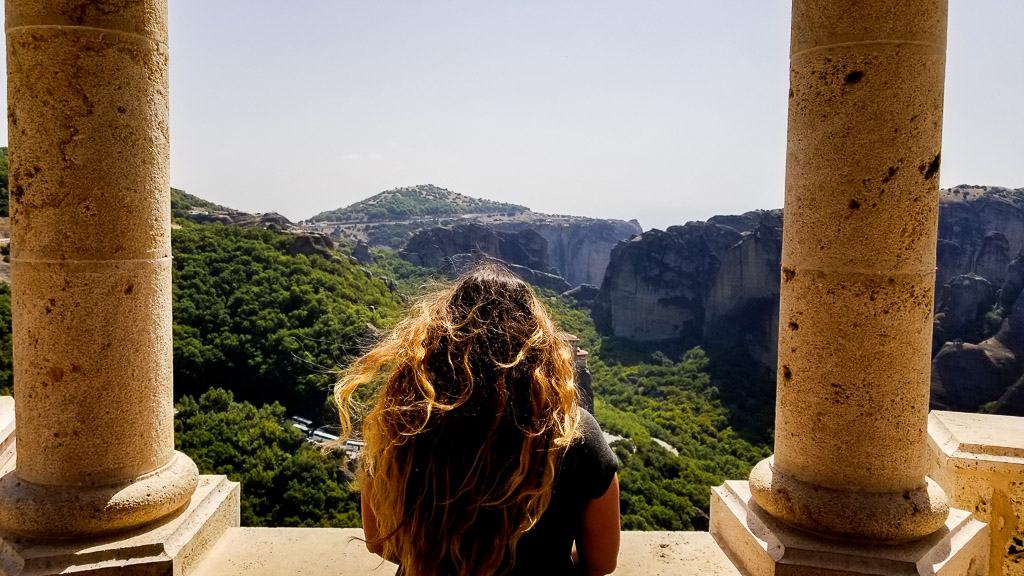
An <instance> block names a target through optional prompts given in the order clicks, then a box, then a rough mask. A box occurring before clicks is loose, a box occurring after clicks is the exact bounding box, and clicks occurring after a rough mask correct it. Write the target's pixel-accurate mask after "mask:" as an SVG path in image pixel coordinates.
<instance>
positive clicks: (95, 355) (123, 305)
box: [0, 0, 1024, 576]
mask: <svg viewBox="0 0 1024 576" xmlns="http://www.w3.org/2000/svg"><path fill="white" fill-rule="evenodd" d="M946 13H947V0H856V1H854V0H842V1H838V0H794V2H793V36H792V41H793V42H792V50H791V70H790V72H791V76H790V80H791V87H792V90H791V92H790V109H789V149H788V153H787V178H786V189H787V190H786V192H787V193H786V221H787V225H786V230H785V239H784V247H783V270H782V274H781V276H782V278H781V286H782V289H781V318H782V320H781V322H780V324H781V326H780V338H779V345H780V350H779V362H778V364H779V367H780V371H779V380H778V383H779V394H778V398H779V400H778V405H777V410H776V416H777V428H776V443H775V448H776V453H775V456H774V457H773V458H771V459H768V460H766V461H764V462H762V463H761V464H759V465H758V466H757V467H756V468H755V470H754V472H753V473H752V475H751V477H750V482H749V483H748V482H743V481H730V482H727V483H726V484H725V485H723V486H721V487H718V488H716V489H715V490H714V494H713V497H712V515H711V516H712V517H711V533H710V534H708V533H664V532H661V533H659V532H655V533H635V532H631V533H625V534H624V535H623V548H622V554H621V557H620V563H619V570H618V572H616V574H619V575H620V576H621V575H639V574H644V575H658V574H672V575H678V574H683V575H685V574H695V575H702V576H704V575H710V576H717V575H723V576H738V575H739V574H744V575H748V576H773V575H778V576H790V575H792V576H811V575H819V574H822V575H826V574H827V575H828V576H844V575H860V574H863V575H868V574H871V575H880V574H899V575H914V574H920V575H922V576H924V575H928V576H982V575H984V574H987V575H988V576H1021V575H1024V534H1022V530H1021V525H1022V522H1024V521H1022V518H1024V514H1022V508H1024V504H1022V502H1024V495H1022V492H1024V488H1022V486H1024V445H1022V442H1024V440H1022V435H1021V431H1022V429H1024V427H1022V426H1024V425H1022V422H1024V421H1022V420H1020V419H1009V420H1006V419H996V417H991V416H979V415H958V414H951V413H941V412H940V413H934V414H932V415H931V424H930V426H929V423H928V418H929V416H928V413H927V404H928V369H929V347H930V342H931V313H932V300H933V286H934V262H935V236H936V215H937V202H938V196H937V194H938V171H939V165H940V157H941V155H940V152H939V146H940V144H941V128H942V98H943V79H944V72H945V31H946ZM6 14H7V19H6V27H7V30H6V31H7V53H8V67H7V75H8V94H9V102H8V104H9V110H8V122H9V128H10V146H11V156H10V190H11V198H10V208H11V234H12V250H11V274H12V316H13V324H14V370H15V395H16V402H17V411H15V410H14V406H13V405H14V402H12V401H11V400H10V399H4V398H0V575H3V576H18V575H26V576H27V575H29V574H31V575H39V576H42V575H48V574H63V573H75V574H92V575H95V576H101V575H104V576H105V575H109V574H115V573H116V574H124V575H127V576H132V575H136V574H139V575H142V574H145V575H169V576H188V575H191V574H195V575H202V576H207V575H211V576H212V575H217V576H221V575H225V576H231V575H264V574H267V575H269V574H308V575H310V576H317V575H320V574H323V575H326V574H374V573H380V574H390V573H393V570H394V567H393V566H390V565H388V564H386V563H382V562H380V561H379V560H378V559H376V558H375V557H374V556H372V555H370V554H368V553H367V552H366V551H365V549H364V548H363V547H362V545H361V544H359V543H358V542H357V541H354V540H352V538H353V537H357V536H358V534H359V532H358V531H346V530H329V529H294V530H293V529H265V530H264V529H243V528H239V527H238V523H239V489H238V485H237V484H235V483H233V482H230V481H228V480H227V479H226V478H224V477H222V476H199V475H198V474H197V470H196V467H195V465H194V464H193V463H192V462H191V460H189V459H188V457H186V456H185V455H183V454H181V453H178V452H175V451H174V443H173V437H172V431H173V412H172V409H173V407H172V397H173V396H172V382H171V374H172V370H171V357H172V354H171V329H170V328H171V309H170V303H171V298H170V294H171V274H170V212H169V207H170V205H169V198H168V193H169V181H168V160H169V159H168V153H169V148H170V140H169V134H168V125H167V116H168V101H169V94H168V81H167V70H168V57H169V55H168V50H167V41H166V39H167V1H166V0H104V1H103V2H95V1H80V0H6ZM929 434H930V436H929ZM19 436H20V438H19ZM950 502H952V503H953V505H954V506H959V507H961V509H956V508H951V507H950Z"/></svg>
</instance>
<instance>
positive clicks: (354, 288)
mask: <svg viewBox="0 0 1024 576" xmlns="http://www.w3.org/2000/svg"><path fill="white" fill-rule="evenodd" d="M293 241H294V237H293V236H291V235H288V234H280V233H276V232H271V231H268V230H262V229H258V228H239V227H235V226H223V225H220V224H212V225H199V224H192V223H189V222H179V224H178V228H177V229H176V230H175V231H174V235H173V245H174V378H175V381H174V388H175V392H176V394H178V395H179V396H181V395H185V394H193V395H197V394H201V393H202V392H203V391H205V390H206V389H208V388H211V387H219V388H224V389H227V390H230V391H232V392H233V393H234V394H235V396H236V398H238V399H240V400H246V401H250V402H255V403H256V404H264V403H269V402H275V401H276V402H280V403H282V404H284V405H285V406H287V407H288V408H289V409H290V410H293V411H299V412H302V413H303V414H309V415H311V416H314V417H315V416H319V408H320V407H321V406H322V405H323V403H324V401H325V399H326V398H327V395H328V390H329V389H330V386H331V385H332V384H333V381H334V374H333V370H334V369H335V368H337V367H338V366H342V365H344V364H345V363H346V362H347V361H348V360H349V359H350V358H351V357H352V355H354V354H357V353H358V352H359V351H360V350H361V348H362V346H363V345H365V344H366V343H367V342H368V341H369V339H370V338H371V337H372V334H373V333H374V331H375V327H383V326H387V325H389V324H391V323H392V322H394V321H395V320H396V319H397V317H398V315H399V314H400V313H401V309H402V300H401V297H400V296H399V295H398V294H396V293H394V292H392V291H391V290H390V289H389V288H388V286H387V283H386V281H385V280H384V279H383V278H381V277H379V276H373V275H371V273H370V272H369V271H368V270H366V269H363V268H360V267H359V266H358V265H356V264H355V263H353V262H351V261H349V260H348V259H347V258H342V257H341V254H338V255H337V257H334V258H330V259H328V258H324V257H321V256H307V255H304V254H294V255H293V254H290V253H289V248H290V247H291V246H292V242H293Z"/></svg>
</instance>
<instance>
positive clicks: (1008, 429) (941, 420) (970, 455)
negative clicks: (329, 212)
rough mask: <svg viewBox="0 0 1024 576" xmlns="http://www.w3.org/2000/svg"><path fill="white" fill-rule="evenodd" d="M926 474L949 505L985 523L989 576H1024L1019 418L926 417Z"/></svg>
mask: <svg viewBox="0 0 1024 576" xmlns="http://www.w3.org/2000/svg"><path fill="white" fill-rule="evenodd" d="M928 432H929V436H930V442H929V448H930V456H931V465H932V472H931V474H932V475H933V476H934V478H935V479H936V480H938V481H939V483H940V484H942V486H943V488H945V489H946V492H948V493H949V495H950V497H951V498H952V500H953V503H954V504H955V505H956V506H957V507H959V508H963V509H965V510H968V511H971V512H973V513H974V517H975V518H977V519H978V520H980V521H983V522H987V523H988V524H989V528H990V531H991V548H990V562H989V566H988V575H989V576H1024V418H1014V417H1011V416H995V415H990V414H966V413H960V412H939V411H935V412H932V414H931V417H930V419H929V424H928Z"/></svg>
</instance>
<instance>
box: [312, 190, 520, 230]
mask: <svg viewBox="0 0 1024 576" xmlns="http://www.w3.org/2000/svg"><path fill="white" fill-rule="evenodd" d="M528 211H529V208H526V207H525V206H518V205H516V204H507V203H505V202H495V201H493V200H484V199H482V198H472V197H470V196H466V195H463V194H459V193H458V192H452V191H451V190H447V189H445V188H440V187H438V186H434V185H433V184H421V185H419V186H409V187H406V188H395V189H394V190H387V191H385V192H381V193H380V194H377V195H376V196H371V197H370V198H367V199H366V200H362V201H360V202H356V203H355V204H352V205H351V206H346V207H345V208H338V209H337V210H330V211H327V212H321V213H319V214H317V215H316V216H313V217H312V218H310V219H309V221H310V222H340V223H353V222H392V221H403V222H404V221H409V220H415V219H419V218H438V217H446V216H460V215H468V214H479V215H483V214H506V215H512V214H518V213H521V212H528Z"/></svg>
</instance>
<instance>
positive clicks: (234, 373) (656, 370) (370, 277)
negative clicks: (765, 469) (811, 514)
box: [0, 194, 766, 530]
mask: <svg viewBox="0 0 1024 576" xmlns="http://www.w3.org/2000/svg"><path fill="white" fill-rule="evenodd" d="M175 198H176V200H177V202H176V206H175V210H176V212H178V213H179V214H181V213H182V211H187V210H188V209H190V208H191V207H194V204H193V203H194V200H198V199H195V197H188V196H187V195H181V194H177V195H175ZM295 240H296V237H295V236H294V235H291V234H284V233H279V232H272V231H268V230H263V229H259V228H241V227H237V226H225V225H222V224H195V223H192V222H188V221H186V220H184V219H176V220H175V225H174V231H173V248H174V378H175V391H176V402H177V415H176V418H175V429H176V443H177V445H178V448H179V449H180V450H182V451H184V452H185V453H187V454H188V455H189V456H191V457H192V458H193V459H194V460H195V461H196V463H197V464H198V465H199V467H200V469H201V470H202V471H203V472H204V473H215V474H227V475H228V476H229V477H230V478H232V479H234V480H237V481H240V482H241V483H242V514H243V522H244V523H245V524H246V525H250V526H352V525H357V524H358V522H359V516H358V496H357V494H356V493H355V491H354V487H353V486H352V483H351V480H352V478H351V474H350V473H349V472H348V469H349V466H348V465H347V464H346V463H345V462H343V459H342V457H341V456H339V455H336V454H326V453H324V452H323V451H322V450H321V449H320V448H319V447H318V446H316V445H314V444H311V443H309V442H308V441H307V440H306V438H305V436H304V434H303V433H302V432H300V431H299V430H298V429H296V428H294V427H293V426H291V425H290V423H289V422H288V421H287V417H289V416H293V415H302V416H305V417H308V418H310V419H312V420H313V421H314V422H316V423H317V424H320V423H326V424H331V423H332V421H333V418H334V409H333V407H331V406H330V403H329V401H328V398H329V391H330V388H331V386H332V384H333V383H334V381H335V379H336V377H337V376H336V374H337V369H338V368H339V367H342V366H344V365H345V364H346V363H347V362H348V361H349V360H351V359H352V358H353V357H354V355H356V354H358V353H359V352H360V351H361V350H363V349H365V347H366V346H368V345H369V344H370V343H372V342H373V341H374V339H375V338H376V336H377V335H378V334H379V333H380V330H382V329H386V328H387V327H388V326H390V325H392V324H393V323H394V322H396V321H397V320H398V319H399V318H400V317H401V314H402V312H403V310H404V308H405V307H406V306H407V305H408V302H409V300H410V297H411V296H414V295H415V294H417V293H421V292H423V291H424V290H426V289H427V287H428V286H429V285H430V283H431V282H433V281H435V280H436V278H435V277H434V273H433V272H431V271H428V270H425V269H422V268H417V267H415V266H412V265H410V264H408V263H406V262H404V261H402V260H400V259H398V258H397V257H395V256H394V255H392V254H391V253H390V252H388V251H384V250H380V251H376V252H375V257H376V258H375V262H374V263H373V264H371V265H368V266H360V265H358V264H357V263H355V262H354V261H353V260H352V259H350V258H349V257H348V256H347V255H346V254H345V253H344V249H345V248H344V247H342V250H341V251H338V252H336V253H333V254H329V255H324V254H314V255H306V254H301V253H295V251H294V250H291V248H292V246H293V244H294V242H295ZM544 299H545V301H546V302H547V303H548V306H549V308H550V310H551V311H552V313H553V314H554V316H555V317H556V319H557V320H558V322H559V324H560V325H561V326H562V328H563V329H565V330H567V331H569V332H573V333H575V334H577V335H578V336H580V338H581V341H582V345H583V346H584V347H585V348H587V349H588V350H590V351H591V353H592V354H591V357H590V358H591V360H590V368H591V371H592V374H593V381H594V389H595V394H596V397H597V402H596V412H597V417H598V420H599V421H600V422H601V424H602V426H603V427H604V428H605V429H606V431H607V432H609V433H610V434H613V435H615V436H617V437H620V439H618V440H616V441H614V442H613V448H614V450H615V452H616V454H617V455H618V457H619V459H620V460H621V462H622V469H621V472H620V478H621V484H622V493H623V495H622V512H623V527H624V528H626V529H634V530H656V529H664V530H685V529H694V528H697V529H699V528H705V527H706V526H707V510H708V487H709V486H712V485H715V484H718V483H720V482H721V481H722V480H724V479H726V478H739V477H743V476H744V475H746V473H747V471H748V470H749V467H750V466H751V465H752V464H753V463H755V462H756V461H757V460H758V459H760V458H762V457H763V456H764V455H765V454H766V448H765V447H764V446H763V445H757V444H754V443H751V442H748V441H747V440H745V439H743V438H742V437H741V436H740V435H739V434H737V433H736V432H735V431H734V430H733V429H732V428H731V427H730V425H729V420H728V413H727V410H726V408H725V407H724V406H723V404H722V402H721V400H720V399H719V391H718V388H717V387H716V386H715V384H714V382H713V381H712V379H711V377H710V376H709V372H708V366H709V364H708V358H707V357H706V355H705V354H704V353H703V352H702V351H701V350H699V349H694V350H689V351H686V350H664V351H657V350H641V351H637V350H634V349H630V350H628V353H621V352H618V351H617V350H618V348H616V346H613V345H612V344H613V343H608V342H604V341H602V340H601V339H600V338H599V337H598V335H597V332H596V331H595V329H594V325H593V322H592V320H591V319H590V315H589V313H588V312H587V311H586V310H585V309H582V308H579V307H577V306H576V303H575V302H574V301H573V300H572V299H571V298H568V297H562V296H557V295H554V294H544ZM10 345H11V341H10V290H9V288H8V287H7V286H6V285H3V286H0V392H9V390H10V388H11V386H12V382H11V380H12V378H11V349H10ZM620 348H621V347H620ZM673 451H675V452H677V453H678V454H676V453H674V452H673Z"/></svg>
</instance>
